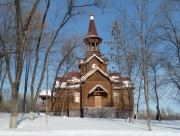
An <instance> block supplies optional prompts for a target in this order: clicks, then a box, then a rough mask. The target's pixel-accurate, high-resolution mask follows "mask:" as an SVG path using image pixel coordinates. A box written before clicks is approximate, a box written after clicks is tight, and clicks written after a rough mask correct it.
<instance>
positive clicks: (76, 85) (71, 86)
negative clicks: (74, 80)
mask: <svg viewBox="0 0 180 136" xmlns="http://www.w3.org/2000/svg"><path fill="white" fill-rule="evenodd" d="M80 86H81V85H80V84H75V85H69V86H67V88H79V87H80Z"/></svg>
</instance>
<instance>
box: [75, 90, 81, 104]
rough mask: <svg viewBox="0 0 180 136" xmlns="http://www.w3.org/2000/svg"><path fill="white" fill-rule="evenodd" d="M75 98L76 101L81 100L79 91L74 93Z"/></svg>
mask: <svg viewBox="0 0 180 136" xmlns="http://www.w3.org/2000/svg"><path fill="white" fill-rule="evenodd" d="M74 100H75V102H76V103H79V102H80V93H78V92H76V93H74Z"/></svg>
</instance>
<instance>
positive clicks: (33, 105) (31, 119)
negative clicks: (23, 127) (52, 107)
mask: <svg viewBox="0 0 180 136" xmlns="http://www.w3.org/2000/svg"><path fill="white" fill-rule="evenodd" d="M34 111H35V103H34V99H33V100H31V107H30V113H29V120H30V121H33V120H34Z"/></svg>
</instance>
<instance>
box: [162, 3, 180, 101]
mask: <svg viewBox="0 0 180 136" xmlns="http://www.w3.org/2000/svg"><path fill="white" fill-rule="evenodd" d="M179 5H180V2H179V1H176V0H174V1H171V0H164V1H163V4H162V7H161V11H162V14H163V19H164V21H163V22H162V33H163V35H162V37H161V39H162V40H163V41H164V42H163V43H164V44H165V51H164V52H165V53H164V54H165V56H166V61H165V63H166V69H167V74H168V75H169V77H170V78H169V82H170V83H172V84H173V85H174V86H175V87H176V89H175V91H174V92H175V93H174V96H173V99H174V100H176V101H177V102H180V99H179V98H180V97H179V96H180V74H179V73H180V33H179V30H180V27H179V21H180V20H179V18H177V17H176V16H178V15H177V14H178V13H179Z"/></svg>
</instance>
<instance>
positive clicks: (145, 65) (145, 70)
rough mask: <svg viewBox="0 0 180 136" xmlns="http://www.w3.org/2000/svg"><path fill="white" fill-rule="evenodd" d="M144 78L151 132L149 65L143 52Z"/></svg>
mask: <svg viewBox="0 0 180 136" xmlns="http://www.w3.org/2000/svg"><path fill="white" fill-rule="evenodd" d="M143 56H144V57H143V77H144V95H145V102H146V108H147V119H148V127H149V131H151V130H152V129H151V112H150V108H149V92H148V77H147V75H148V74H147V63H146V61H145V52H144V51H143Z"/></svg>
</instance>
